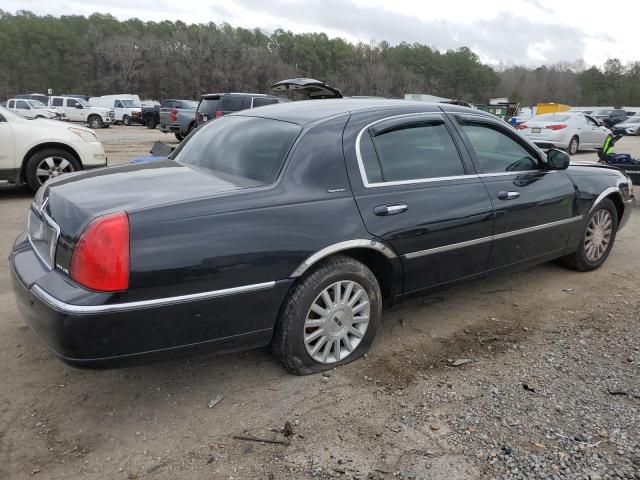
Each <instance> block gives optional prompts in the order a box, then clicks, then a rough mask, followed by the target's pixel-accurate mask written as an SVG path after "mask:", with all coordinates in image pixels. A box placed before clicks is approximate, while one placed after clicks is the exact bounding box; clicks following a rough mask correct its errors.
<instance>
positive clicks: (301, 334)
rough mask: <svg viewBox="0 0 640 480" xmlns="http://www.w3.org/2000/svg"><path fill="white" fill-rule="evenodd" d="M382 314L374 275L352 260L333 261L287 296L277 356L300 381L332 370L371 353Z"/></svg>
mask: <svg viewBox="0 0 640 480" xmlns="http://www.w3.org/2000/svg"><path fill="white" fill-rule="evenodd" d="M381 312H382V298H381V294H380V286H379V284H378V280H377V279H376V277H375V275H374V274H373V273H372V272H371V270H369V269H368V268H367V267H366V266H365V265H364V264H362V263H360V262H358V261H357V260H355V259H353V258H351V257H347V256H336V257H332V258H330V259H329V260H327V261H325V262H323V263H322V264H321V265H319V266H318V267H316V268H315V269H314V270H313V271H312V272H311V273H309V274H308V275H307V276H305V277H304V278H302V280H301V281H300V282H299V283H298V284H296V285H295V286H294V287H293V289H292V291H291V292H290V293H289V295H288V296H287V299H286V300H285V303H284V305H283V307H282V309H281V311H280V314H279V317H278V321H277V324H276V330H275V334H274V338H273V350H274V352H275V354H276V356H277V357H278V358H279V359H280V361H281V362H282V364H283V365H284V366H285V368H286V369H287V370H289V371H290V372H291V373H294V374H296V375H307V374H310V373H317V372H322V371H325V370H330V369H332V368H334V367H335V366H337V365H343V364H345V363H349V362H352V361H353V360H356V359H357V358H359V357H361V356H362V355H363V354H364V353H365V352H366V351H367V350H368V349H369V346H370V345H371V342H372V341H373V339H374V337H375V334H376V330H377V328H378V324H379V322H380V317H381Z"/></svg>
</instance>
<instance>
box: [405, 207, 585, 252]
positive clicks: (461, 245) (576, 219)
mask: <svg viewBox="0 0 640 480" xmlns="http://www.w3.org/2000/svg"><path fill="white" fill-rule="evenodd" d="M582 218H583V216H582V215H578V216H576V217H571V218H565V219H563V220H556V221H555V222H549V223H543V224H541V225H535V226H533V227H527V228H521V229H519V230H512V231H510V232H505V233H498V234H497V235H491V236H488V237H480V238H475V239H473V240H467V241H466V242H460V243H452V244H449V245H443V246H441V247H435V248H429V249H427V250H420V251H417V252H410V253H405V254H404V255H403V257H404V258H406V259H407V260H411V259H413V258H418V257H424V256H426V255H433V254H436V253H442V252H448V251H450V250H456V249H458V248H465V247H471V246H473V245H479V244H481V243H486V242H490V241H493V240H501V239H503V238H509V237H515V236H517V235H522V234H523V233H530V232H535V231H537V230H544V229H545V228H551V227H557V226H559V225H565V224H567V223H573V222H579V221H580V220H582Z"/></svg>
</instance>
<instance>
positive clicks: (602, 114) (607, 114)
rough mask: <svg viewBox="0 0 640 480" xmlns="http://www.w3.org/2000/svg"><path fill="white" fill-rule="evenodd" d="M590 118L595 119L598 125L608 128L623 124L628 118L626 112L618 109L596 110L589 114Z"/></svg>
mask: <svg viewBox="0 0 640 480" xmlns="http://www.w3.org/2000/svg"><path fill="white" fill-rule="evenodd" d="M591 116H592V117H593V118H595V119H596V121H597V122H598V123H600V124H601V125H604V126H605V127H608V128H611V127H613V126H614V125H616V124H617V123H621V122H624V121H625V120H626V119H627V117H628V115H627V112H626V111H624V110H622V109H618V108H616V109H606V110H596V111H595V112H593V113H592V114H591Z"/></svg>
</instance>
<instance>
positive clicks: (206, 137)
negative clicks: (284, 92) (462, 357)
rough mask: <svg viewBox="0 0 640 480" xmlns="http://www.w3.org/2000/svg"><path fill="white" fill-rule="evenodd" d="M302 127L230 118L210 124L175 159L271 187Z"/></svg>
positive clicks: (180, 150)
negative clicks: (270, 184)
mask: <svg viewBox="0 0 640 480" xmlns="http://www.w3.org/2000/svg"><path fill="white" fill-rule="evenodd" d="M300 130H301V128H300V126H298V125H296V124H293V123H289V122H281V121H279V120H271V119H266V118H255V117H242V116H228V117H221V118H218V119H216V120H214V121H212V122H209V123H208V124H206V126H204V127H202V128H201V129H200V130H198V131H197V132H196V133H195V134H194V135H193V136H192V137H191V138H190V139H189V140H188V141H186V142H183V144H182V145H181V146H180V147H178V149H177V150H176V152H175V153H174V155H172V158H173V159H174V160H176V161H177V162H180V163H182V164H184V165H191V166H193V167H197V168H201V169H204V170H210V171H212V172H216V173H222V174H227V175H233V176H237V177H242V178H248V179H251V180H255V181H256V182H257V183H259V184H262V185H267V184H269V183H273V182H274V181H275V179H276V178H277V176H278V173H279V172H280V168H281V167H282V163H283V161H284V158H285V156H286V154H287V152H288V151H289V148H291V145H292V144H293V142H294V140H295V139H296V137H297V136H298V134H299V133H300Z"/></svg>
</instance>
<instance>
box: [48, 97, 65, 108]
mask: <svg viewBox="0 0 640 480" xmlns="http://www.w3.org/2000/svg"><path fill="white" fill-rule="evenodd" d="M63 103H64V98H54V99H52V100H51V105H52V106H54V107H62V105H63Z"/></svg>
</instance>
